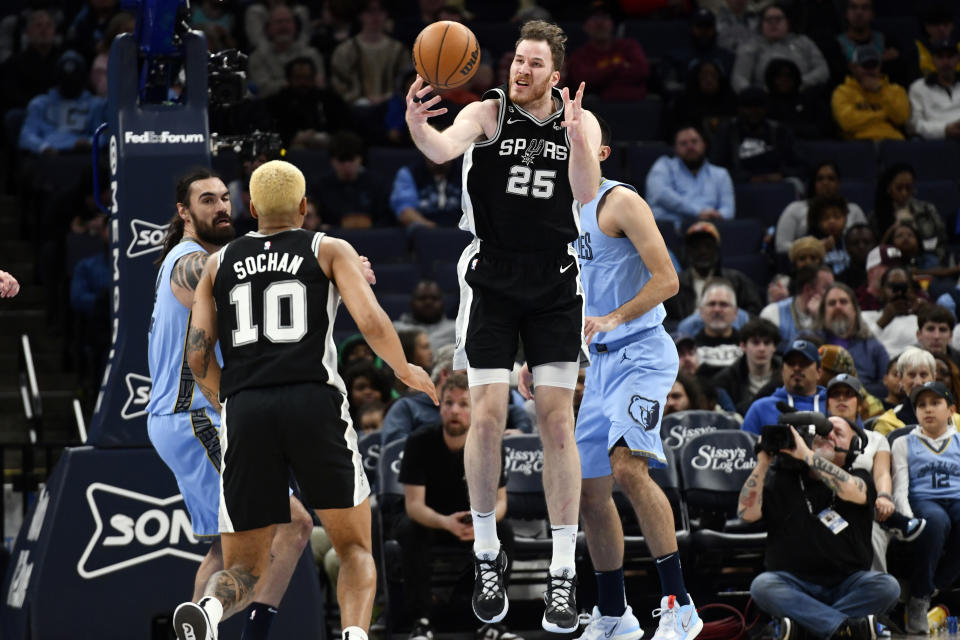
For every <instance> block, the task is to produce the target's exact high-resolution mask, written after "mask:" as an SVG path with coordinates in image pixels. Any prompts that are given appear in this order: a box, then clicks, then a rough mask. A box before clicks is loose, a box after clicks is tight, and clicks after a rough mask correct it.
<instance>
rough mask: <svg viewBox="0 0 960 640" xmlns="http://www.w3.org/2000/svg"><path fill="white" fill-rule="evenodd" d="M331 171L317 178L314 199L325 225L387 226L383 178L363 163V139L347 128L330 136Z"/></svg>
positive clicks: (386, 203)
mask: <svg viewBox="0 0 960 640" xmlns="http://www.w3.org/2000/svg"><path fill="white" fill-rule="evenodd" d="M329 152H330V166H331V167H333V172H332V173H329V174H327V175H324V176H322V177H321V178H320V180H319V181H318V183H317V185H316V187H315V189H314V195H313V198H314V199H316V201H317V210H318V211H319V213H320V218H321V219H322V220H323V222H324V223H326V224H331V225H334V226H340V227H344V228H349V229H367V228H370V227H375V226H376V227H379V226H390V225H392V224H393V222H394V221H393V219H392V216H391V214H390V209H389V206H388V193H387V188H386V186H385V185H384V183H383V180H382V178H381V177H380V176H379V175H377V174H375V173H373V172H372V171H369V170H368V169H366V168H364V166H363V140H362V139H361V138H360V136H358V135H357V134H355V133H353V132H350V131H340V132H337V133H335V134H334V135H333V137H332V138H331V139H330V146H329Z"/></svg>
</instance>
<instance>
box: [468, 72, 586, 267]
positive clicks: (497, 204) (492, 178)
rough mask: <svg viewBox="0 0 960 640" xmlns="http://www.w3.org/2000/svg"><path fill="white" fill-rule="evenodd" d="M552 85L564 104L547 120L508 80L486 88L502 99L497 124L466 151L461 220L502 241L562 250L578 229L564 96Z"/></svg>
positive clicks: (507, 245) (515, 247)
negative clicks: (521, 100)
mask: <svg viewBox="0 0 960 640" xmlns="http://www.w3.org/2000/svg"><path fill="white" fill-rule="evenodd" d="M551 92H552V95H553V97H554V101H555V103H556V104H559V105H560V107H559V109H558V110H557V111H554V112H553V113H552V114H551V115H550V116H549V117H547V119H546V120H538V119H537V118H536V117H535V116H533V115H532V114H530V113H529V112H528V111H526V110H524V109H523V108H522V107H519V106H517V105H515V104H513V103H512V102H511V101H510V98H509V97H508V95H507V90H506V88H505V87H497V88H496V89H490V90H489V91H487V92H486V93H484V94H483V99H484V100H488V99H492V98H499V99H500V112H499V114H498V116H497V117H498V120H497V131H496V133H495V134H494V135H493V137H492V138H490V139H488V140H483V141H481V142H475V143H473V144H472V145H471V146H470V147H469V148H468V149H467V151H466V153H464V155H463V214H464V215H463V220H461V222H460V226H461V228H463V229H466V230H467V231H470V232H472V233H473V234H474V235H475V236H477V237H478V238H480V240H482V241H483V242H485V243H489V244H490V245H491V246H493V247H496V248H498V249H502V250H506V251H551V250H560V251H563V250H565V245H568V244H569V243H571V242H573V241H574V240H576V239H577V238H579V237H580V231H579V229H578V223H577V215H578V211H579V205H578V203H577V202H576V201H575V200H574V199H573V190H572V189H571V187H570V178H569V174H568V165H569V163H570V142H569V140H568V139H567V131H566V129H564V128H563V127H562V126H560V123H561V122H563V102H562V100H561V97H560V90H559V89H557V88H553V89H551Z"/></svg>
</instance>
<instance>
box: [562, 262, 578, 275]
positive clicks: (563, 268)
mask: <svg viewBox="0 0 960 640" xmlns="http://www.w3.org/2000/svg"><path fill="white" fill-rule="evenodd" d="M574 262H576V261H574ZM572 266H573V262H571V263H570V264H568V265H567V266H565V267H560V273H566V272H567V269H569V268H570V267H572Z"/></svg>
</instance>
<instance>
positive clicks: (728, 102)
mask: <svg viewBox="0 0 960 640" xmlns="http://www.w3.org/2000/svg"><path fill="white" fill-rule="evenodd" d="M685 78H686V88H685V89H684V90H683V93H681V94H680V95H678V96H677V97H676V99H675V100H674V102H673V105H672V107H671V108H669V109H667V110H666V113H664V123H665V130H666V131H676V130H677V129H678V128H679V127H680V126H681V125H682V124H684V123H688V122H692V123H694V124H695V125H696V126H697V127H698V128H699V129H700V130H701V131H703V132H704V134H705V135H706V136H707V138H712V137H713V135H714V134H715V133H716V131H717V129H718V128H719V126H720V123H721V122H722V121H723V120H724V119H725V118H730V117H733V116H734V115H735V114H736V113H737V96H736V94H735V93H734V92H733V90H731V89H730V81H729V80H728V78H729V76H728V75H727V74H726V73H724V72H723V69H722V68H721V67H720V65H719V64H718V63H717V62H715V61H713V60H700V61H699V62H696V63H694V64H693V65H692V66H690V67H689V69H688V70H687V73H686V76H685Z"/></svg>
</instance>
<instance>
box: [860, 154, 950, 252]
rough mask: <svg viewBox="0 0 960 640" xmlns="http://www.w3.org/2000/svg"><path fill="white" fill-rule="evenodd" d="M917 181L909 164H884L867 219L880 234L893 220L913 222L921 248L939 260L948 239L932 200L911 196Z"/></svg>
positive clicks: (883, 232)
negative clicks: (871, 210)
mask: <svg viewBox="0 0 960 640" xmlns="http://www.w3.org/2000/svg"><path fill="white" fill-rule="evenodd" d="M916 185H917V173H916V171H915V170H914V168H913V167H912V166H911V165H909V164H906V163H896V164H892V165H890V166H889V167H887V168H886V169H885V170H884V171H883V173H881V174H880V177H879V178H878V179H877V190H876V195H875V197H874V204H873V214H872V215H871V220H870V222H871V223H872V224H873V228H874V230H875V231H876V232H877V237H881V238H882V237H883V235H884V234H885V233H886V232H887V229H889V228H890V227H892V226H893V224H894V223H895V222H912V223H913V226H914V228H916V230H917V236H918V238H919V239H920V244H921V245H922V247H923V250H924V251H926V252H932V253H935V254H936V255H937V257H938V258H940V259H941V260H942V259H943V258H945V257H946V243H947V235H946V234H947V232H946V227H945V226H944V224H943V218H942V217H941V216H940V213H939V212H938V211H937V208H936V207H935V206H934V205H933V204H932V203H930V202H925V201H923V200H918V199H917V198H916V197H915V196H914V194H915V192H916Z"/></svg>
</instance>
